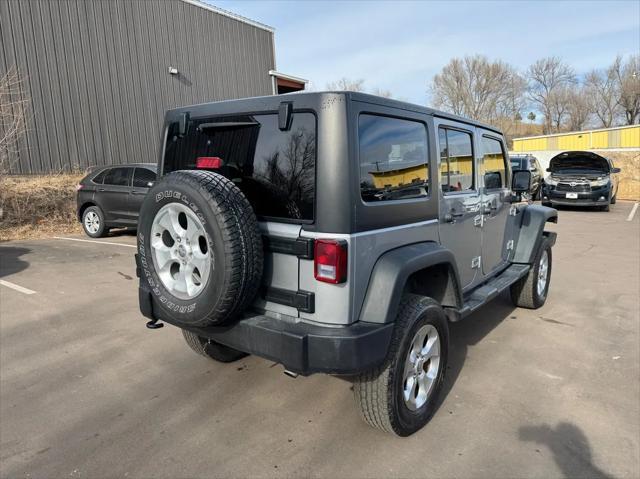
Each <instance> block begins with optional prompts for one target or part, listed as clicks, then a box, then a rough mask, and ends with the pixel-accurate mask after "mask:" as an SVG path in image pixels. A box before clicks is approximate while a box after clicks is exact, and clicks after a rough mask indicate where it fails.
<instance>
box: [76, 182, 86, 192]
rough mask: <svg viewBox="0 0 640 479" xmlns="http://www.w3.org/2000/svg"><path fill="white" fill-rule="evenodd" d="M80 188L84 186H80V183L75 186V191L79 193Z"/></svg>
mask: <svg viewBox="0 0 640 479" xmlns="http://www.w3.org/2000/svg"><path fill="white" fill-rule="evenodd" d="M82 188H84V185H81V184H80V183H78V184H77V185H76V191H80V190H81V189H82Z"/></svg>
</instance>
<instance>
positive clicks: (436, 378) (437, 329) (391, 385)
mask: <svg viewBox="0 0 640 479" xmlns="http://www.w3.org/2000/svg"><path fill="white" fill-rule="evenodd" d="M448 350H449V327H448V324H447V319H446V317H445V314H444V311H443V310H442V307H441V306H440V305H439V304H438V303H437V302H436V301H434V300H433V299H431V298H425V297H421V296H416V295H413V294H409V295H405V297H404V298H403V300H402V303H401V305H400V311H399V313H398V317H397V319H396V324H395V327H394V333H393V338H392V340H391V344H390V346H389V352H388V354H387V359H386V361H385V363H384V364H383V365H382V366H380V367H378V368H377V369H375V370H373V371H369V372H367V373H364V374H362V375H360V376H359V377H358V378H357V379H356V381H355V384H354V386H353V392H354V395H355V398H356V402H357V403H358V405H359V406H360V410H361V412H362V415H363V416H364V420H365V421H366V422H367V423H368V424H369V425H371V426H373V427H376V428H378V429H382V430H383V431H386V432H390V433H393V434H397V435H398V436H408V435H410V434H413V433H414V432H416V431H418V430H419V429H420V428H422V427H423V426H424V425H425V424H426V423H427V422H428V421H429V419H430V418H431V416H432V415H433V413H434V411H435V408H436V405H437V399H438V396H439V393H440V390H441V389H442V384H443V380H444V372H445V369H446V367H447V356H448Z"/></svg>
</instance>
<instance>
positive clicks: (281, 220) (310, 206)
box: [163, 110, 316, 317]
mask: <svg viewBox="0 0 640 479" xmlns="http://www.w3.org/2000/svg"><path fill="white" fill-rule="evenodd" d="M177 128H178V126H177V124H171V125H170V126H169V133H168V140H167V146H166V148H165V159H164V166H163V174H166V173H168V172H170V171H175V170H182V169H196V168H199V166H198V165H200V169H207V170H210V171H215V172H217V173H220V174H222V175H224V176H226V177H227V178H229V179H231V180H232V181H234V183H235V184H236V186H238V188H240V189H241V190H242V192H243V193H244V195H245V196H246V197H247V199H248V200H249V203H250V204H251V206H252V207H253V209H254V211H255V213H256V216H257V218H258V221H259V224H260V228H261V229H262V233H263V237H264V243H265V256H264V276H263V282H264V284H263V288H262V291H261V292H262V295H261V297H260V299H258V301H257V302H256V307H257V308H258V309H263V310H266V311H271V312H275V313H281V314H285V315H288V316H294V317H295V316H298V315H299V313H300V312H304V311H305V310H307V311H309V310H311V309H312V307H311V306H310V305H311V304H312V303H311V301H312V299H311V298H312V295H311V294H310V293H308V292H305V291H301V289H300V284H299V272H300V262H301V259H302V258H304V257H305V256H306V257H310V254H311V253H309V254H307V253H308V246H309V244H312V243H310V242H309V241H307V240H305V239H303V238H300V232H301V230H302V225H303V224H311V223H313V221H314V206H315V166H316V117H315V114H314V113H312V112H310V111H296V110H294V111H293V115H292V118H291V124H290V127H289V128H288V129H283V130H281V129H280V128H279V123H278V114H277V113H256V114H237V115H233V116H208V117H201V118H192V119H191V120H190V121H189V122H188V125H187V132H186V134H185V135H184V136H179V135H177V134H175V132H177ZM203 165H204V167H203ZM306 252H307V253H306ZM305 304H306V305H307V306H305Z"/></svg>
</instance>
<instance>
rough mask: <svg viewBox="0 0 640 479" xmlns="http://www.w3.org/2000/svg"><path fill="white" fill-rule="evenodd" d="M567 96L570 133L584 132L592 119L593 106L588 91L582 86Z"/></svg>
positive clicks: (571, 90) (570, 91)
mask: <svg viewBox="0 0 640 479" xmlns="http://www.w3.org/2000/svg"><path fill="white" fill-rule="evenodd" d="M566 95H567V101H568V103H567V111H566V113H567V120H568V123H567V127H568V128H569V130H570V131H579V130H582V129H583V128H584V127H585V126H586V125H587V123H588V122H589V119H590V117H591V104H590V102H589V97H588V91H587V89H586V87H584V86H582V87H580V88H578V89H570V90H568V91H567V93H566Z"/></svg>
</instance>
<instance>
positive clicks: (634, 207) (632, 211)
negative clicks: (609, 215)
mask: <svg viewBox="0 0 640 479" xmlns="http://www.w3.org/2000/svg"><path fill="white" fill-rule="evenodd" d="M636 211H638V202H637V201H636V202H635V204H634V205H633V208H631V213H629V216H627V221H632V220H633V217H634V216H635V214H636Z"/></svg>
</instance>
